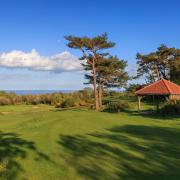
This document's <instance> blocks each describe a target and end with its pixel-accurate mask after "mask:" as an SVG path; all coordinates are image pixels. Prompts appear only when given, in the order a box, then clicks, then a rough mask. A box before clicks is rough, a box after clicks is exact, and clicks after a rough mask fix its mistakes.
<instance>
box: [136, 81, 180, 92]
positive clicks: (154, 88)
mask: <svg viewBox="0 0 180 180" xmlns="http://www.w3.org/2000/svg"><path fill="white" fill-rule="evenodd" d="M135 93H136V94H137V95H170V94H176V95H177V94H179V95H180V86H179V85H177V84H174V83H172V82H170V81H168V80H165V79H161V80H159V81H156V82H155V83H153V84H150V85H148V86H146V87H144V88H142V89H140V90H138V91H136V92H135Z"/></svg>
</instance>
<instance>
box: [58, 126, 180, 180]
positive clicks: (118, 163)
mask: <svg viewBox="0 0 180 180" xmlns="http://www.w3.org/2000/svg"><path fill="white" fill-rule="evenodd" d="M179 139H180V130H179V129H175V128H174V129H173V128H161V127H151V126H138V125H126V126H120V127H118V126H117V127H114V128H111V129H108V130H107V132H106V133H93V134H88V135H85V136H78V135H77V136H68V135H67V136H66V135H61V136H60V138H59V141H58V144H59V145H60V146H63V147H64V149H65V152H66V155H65V156H64V158H65V161H66V162H67V163H68V166H71V168H74V169H75V170H76V171H77V173H78V175H80V176H82V177H83V178H84V179H93V180H94V179H96V180H101V179H103V180H104V179H107V180H109V179H114V180H119V179H123V180H124V179H127V180H129V179H137V180H144V179H145V180H152V179H154V180H156V179H158V180H159V179H171V180H177V179H180V142H179Z"/></svg>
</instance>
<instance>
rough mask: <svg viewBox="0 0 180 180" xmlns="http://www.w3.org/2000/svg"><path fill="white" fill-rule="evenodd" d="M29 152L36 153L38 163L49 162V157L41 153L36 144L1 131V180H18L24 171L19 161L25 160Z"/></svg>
mask: <svg viewBox="0 0 180 180" xmlns="http://www.w3.org/2000/svg"><path fill="white" fill-rule="evenodd" d="M28 151H32V152H34V153H35V159H34V160H36V161H40V160H46V161H47V160H48V161H50V159H49V157H48V156H47V155H46V154H44V153H42V152H40V151H39V150H38V149H37V147H36V145H35V143H34V142H32V141H27V140H25V139H22V138H20V137H19V135H18V134H16V133H4V132H2V131H0V179H1V180H11V179H16V178H17V177H18V174H19V173H20V172H23V171H24V169H23V167H22V165H21V164H20V163H19V162H18V160H17V159H25V158H26V157H27V156H28Z"/></svg>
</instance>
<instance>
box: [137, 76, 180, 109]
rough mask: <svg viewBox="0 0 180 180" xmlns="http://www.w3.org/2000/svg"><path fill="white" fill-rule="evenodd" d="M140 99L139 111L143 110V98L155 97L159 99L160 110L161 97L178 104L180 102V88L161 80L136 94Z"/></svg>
mask: <svg viewBox="0 0 180 180" xmlns="http://www.w3.org/2000/svg"><path fill="white" fill-rule="evenodd" d="M135 94H136V95H137V97H138V111H140V109H141V98H142V97H143V96H154V97H156V99H157V110H158V109H159V97H160V96H166V97H168V98H169V99H170V100H173V101H174V102H176V101H177V100H180V86H179V85H177V84H175V83H172V82H170V81H168V80H165V79H161V80H158V81H156V82H155V83H153V84H150V85H148V86H145V87H144V88H142V89H140V90H138V91H136V92H135Z"/></svg>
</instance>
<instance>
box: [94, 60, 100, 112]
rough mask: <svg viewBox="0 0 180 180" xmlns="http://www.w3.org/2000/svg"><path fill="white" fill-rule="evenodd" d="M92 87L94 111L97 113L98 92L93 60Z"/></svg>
mask: <svg viewBox="0 0 180 180" xmlns="http://www.w3.org/2000/svg"><path fill="white" fill-rule="evenodd" d="M92 68H93V87H94V98H95V109H96V111H99V102H98V99H99V98H98V92H97V88H96V67H95V60H94V59H93V64H92Z"/></svg>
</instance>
